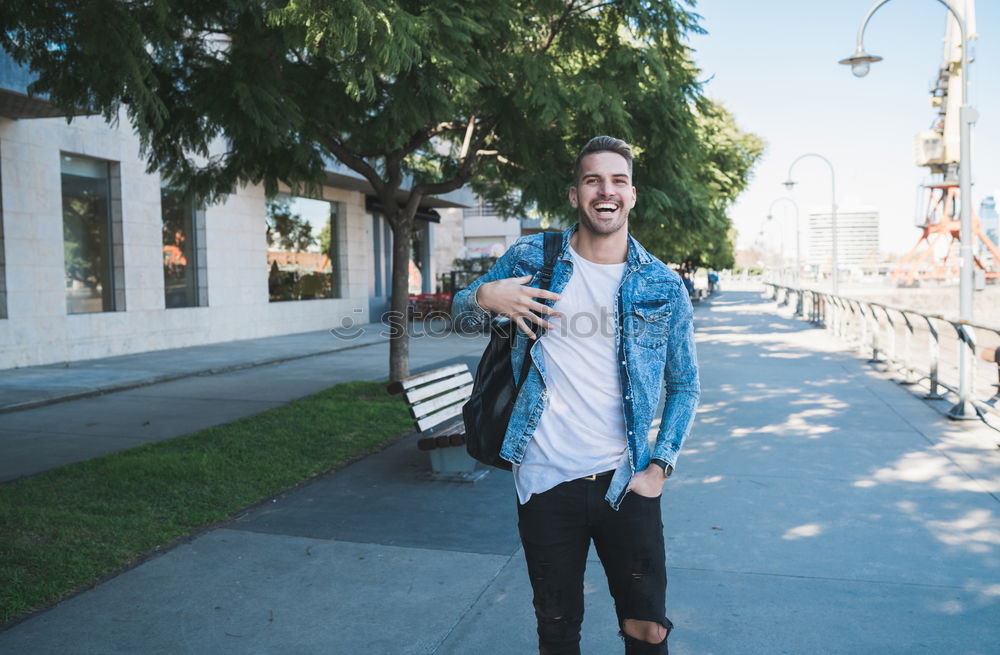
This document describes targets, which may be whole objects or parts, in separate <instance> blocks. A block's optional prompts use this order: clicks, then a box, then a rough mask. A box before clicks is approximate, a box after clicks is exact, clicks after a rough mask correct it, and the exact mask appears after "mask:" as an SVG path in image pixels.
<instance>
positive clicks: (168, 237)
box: [160, 187, 205, 309]
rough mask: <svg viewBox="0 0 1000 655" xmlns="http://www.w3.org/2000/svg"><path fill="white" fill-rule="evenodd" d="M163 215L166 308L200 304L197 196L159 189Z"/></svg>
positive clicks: (168, 189) (199, 247) (199, 244)
mask: <svg viewBox="0 0 1000 655" xmlns="http://www.w3.org/2000/svg"><path fill="white" fill-rule="evenodd" d="M160 208H161V213H162V216H163V285H164V293H165V297H164V301H165V304H166V307H167V309H170V308H172V307H197V306H199V305H203V304H205V303H203V302H200V297H199V296H200V295H201V294H199V286H200V284H199V283H200V278H201V275H200V273H201V271H200V270H199V269H201V268H202V267H201V266H199V263H200V261H199V260H200V257H199V254H201V253H202V252H203V248H202V247H201V243H200V241H201V240H200V239H199V238H198V236H199V234H198V233H199V230H198V222H199V221H198V218H199V212H198V208H197V206H196V205H195V202H194V199H193V198H192V197H191V196H190V195H186V194H184V193H182V192H181V191H179V190H177V189H170V188H167V187H164V188H162V189H160Z"/></svg>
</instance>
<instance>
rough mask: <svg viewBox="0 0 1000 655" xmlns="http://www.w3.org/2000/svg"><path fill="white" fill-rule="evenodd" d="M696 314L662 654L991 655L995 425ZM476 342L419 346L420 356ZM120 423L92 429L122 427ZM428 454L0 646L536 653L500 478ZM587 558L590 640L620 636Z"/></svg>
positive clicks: (997, 602)
mask: <svg viewBox="0 0 1000 655" xmlns="http://www.w3.org/2000/svg"><path fill="white" fill-rule="evenodd" d="M696 321H697V324H698V339H699V349H700V358H701V362H702V370H703V386H704V393H703V403H702V407H701V410H700V412H699V418H698V421H697V423H696V426H695V431H694V433H693V434H692V436H691V438H690V440H689V442H688V445H687V447H686V448H685V450H684V452H683V453H682V455H681V460H680V462H679V466H678V470H677V473H676V474H675V476H674V477H673V478H672V479H671V481H670V482H669V483H668V486H667V488H666V496H665V499H664V506H663V511H664V523H665V525H666V538H667V547H668V563H669V566H670V575H671V578H670V609H669V614H670V616H671V618H672V619H673V621H674V622H675V623H676V624H677V628H676V630H675V632H674V634H673V635H672V636H671V652H672V653H674V655H678V654H698V655H707V654H717V655H755V654H761V655H763V654H767V655H774V654H778V653H790V654H802V655H811V654H812V653H844V654H847V653H850V654H852V655H855V654H862V653H872V654H875V653H878V654H880V655H882V654H888V653H900V654H907V655H909V654H911V653H934V654H938V653H939V654H942V655H944V654H947V655H956V654H961V655H972V654H980V655H987V654H994V653H997V644H998V643H1000V518H998V516H1000V501H998V499H1000V450H998V449H997V447H996V442H997V441H998V437H1000V435H998V434H997V433H996V432H994V431H992V430H988V429H987V428H984V427H982V426H981V425H979V424H974V423H951V422H948V421H947V420H946V419H943V418H942V417H941V416H940V415H939V414H938V413H937V412H936V411H934V410H933V409H931V408H929V407H928V406H926V405H925V404H924V403H923V402H922V401H920V400H918V399H917V398H915V397H914V396H913V395H911V394H910V392H909V391H908V390H907V389H905V388H903V387H900V386H898V385H896V384H894V383H892V382H889V381H887V380H884V379H882V378H881V376H880V375H879V374H877V373H874V372H872V371H870V370H869V369H868V368H867V366H866V365H865V364H864V363H863V360H861V359H860V358H856V357H855V356H854V355H853V354H851V353H846V352H843V351H841V350H840V349H839V348H838V346H837V344H836V343H835V342H833V341H832V340H831V338H830V337H829V336H828V335H827V334H826V333H825V332H823V331H820V330H817V329H815V328H812V327H811V326H809V325H808V324H806V323H803V322H799V321H795V320H792V319H790V318H786V317H784V316H782V315H779V314H778V313H777V312H776V310H775V308H774V306H773V305H772V304H770V303H767V302H765V301H763V300H761V299H760V298H759V296H757V295H756V294H751V293H736V292H730V293H726V294H724V295H722V296H720V297H718V298H717V299H715V300H714V301H713V302H712V303H710V304H703V305H701V306H700V307H699V308H698V309H697V310H696ZM449 339H450V341H449ZM462 339H464V340H462ZM418 343H419V340H418ZM481 346H482V340H481V339H479V340H477V339H474V338H465V337H457V336H455V337H449V338H448V339H436V340H427V341H426V342H424V345H423V346H417V347H416V348H415V349H414V357H415V359H417V360H418V361H417V362H415V364H414V368H415V369H418V368H420V367H421V366H422V365H428V366H429V365H431V364H433V363H434V362H435V361H442V360H455V361H458V360H462V361H473V362H474V361H475V354H476V351H477V350H479V349H480V348H481ZM460 347H461V348H464V350H461V351H460ZM369 351H371V352H369ZM326 357H331V358H333V359H330V360H328V361H324V358H326ZM338 357H339V358H340V359H337V358H338ZM380 357H381V359H379V358H380ZM377 361H381V362H382V367H383V368H382V369H381V372H379V369H378V365H377ZM384 362H385V347H384V345H373V346H368V347H363V348H358V349H355V350H352V351H349V352H344V353H340V354H332V355H324V356H321V357H310V358H306V359H299V360H295V362H286V363H284V364H276V365H274V366H266V367H257V368H252V369H246V370H243V371H236V372H232V373H228V374H224V375H220V376H207V377H206V376H203V377H199V378H191V379H187V380H178V381H175V382H170V383H166V384H163V385H155V386H151V387H145V388H143V389H135V390H133V391H127V392H122V393H116V394H111V395H108V396H101V397H97V398H91V399H86V400H78V401H73V402H67V403H61V404H59V405H53V406H51V407H47V408H41V409H36V410H27V411H24V412H14V413H9V414H5V415H3V414H0V425H3V430H5V433H4V434H3V435H2V437H0V441H2V442H3V443H6V442H8V441H9V440H10V438H11V435H12V434H13V435H16V434H19V431H20V430H28V429H35V430H37V431H38V433H39V434H40V436H39V437H38V439H39V442H38V445H40V444H42V443H45V444H46V445H48V442H46V441H44V440H45V439H46V438H48V435H49V434H55V433H54V432H53V433H48V432H45V430H44V429H43V428H45V426H46V425H48V426H52V425H55V424H58V426H59V429H60V430H61V432H60V434H63V435H65V436H66V438H67V439H68V438H70V437H71V436H74V437H76V438H77V440H78V441H79V440H80V437H81V436H85V437H87V440H88V441H89V440H90V436H89V433H88V429H89V428H88V426H87V425H86V424H85V423H80V422H79V421H81V420H91V419H88V418H87V417H88V416H90V417H94V416H96V414H95V412H98V411H99V410H103V412H104V414H102V416H105V418H106V414H107V413H108V412H120V413H121V414H122V416H121V417H119V418H120V420H121V421H122V422H123V423H124V422H126V419H127V416H128V415H129V414H130V413H131V414H133V415H134V414H136V413H139V414H141V412H142V411H143V410H144V407H145V405H146V403H147V400H146V399H147V398H148V399H149V403H150V404H151V405H152V406H157V405H158V403H163V404H164V405H165V404H167V403H168V402H170V403H177V402H184V403H192V404H191V405H188V407H189V408H190V410H189V411H184V412H176V411H175V412H172V415H170V414H167V413H166V412H164V413H163V414H162V415H157V416H160V418H158V419H157V421H158V422H160V423H162V424H163V425H164V426H168V425H173V426H175V428H174V429H173V432H175V433H178V434H179V433H183V432H184V431H190V430H191V429H193V428H196V427H197V426H195V425H194V424H193V423H190V422H189V421H192V420H193V419H192V418H191V417H190V416H188V415H189V414H192V413H193V414H198V413H199V412H205V411H209V410H210V411H212V412H216V413H217V414H216V415H215V416H213V418H212V419H211V420H212V421H214V422H219V421H221V420H229V419H228V418H227V417H229V418H232V417H235V416H236V415H239V413H240V412H242V413H246V412H248V411H253V410H255V409H262V408H265V407H270V406H273V404H276V403H280V402H282V400H287V397H285V398H279V397H277V396H275V395H273V394H274V393H275V390H276V388H277V389H287V395H289V396H290V395H291V393H292V389H291V386H292V385H293V384H294V383H295V382H296V381H297V380H299V379H300V376H305V377H306V378H308V380H309V381H310V383H311V384H317V385H321V384H329V383H330V382H333V381H336V380H337V379H341V378H338V377H337V375H338V373H337V371H341V370H344V369H346V371H344V372H345V373H348V374H351V376H353V377H373V378H374V377H379V376H380V375H384ZM286 366H288V367H291V366H302V367H304V368H301V369H293V368H288V369H285V368H284V367H286ZM324 376H326V377H324ZM216 379H217V380H222V381H224V382H225V383H226V384H223V385H222V386H218V385H211V381H213V380H216ZM279 381H280V384H279V383H278V382H279ZM237 384H238V385H243V386H233V385H237ZM171 385H173V390H172V391H170V387H171ZM187 385H190V386H187ZM306 386H308V384H306V382H303V387H302V389H303V390H305V387H306ZM210 387H211V388H210ZM139 394H147V395H141V396H140V395H139ZM119 398H125V400H118V399H119ZM129 398H131V399H130V400H129ZM168 399H169V401H168ZM140 401H141V402H140ZM100 402H105V403H110V405H107V406H103V407H97V408H94V407H91V408H89V409H88V408H86V406H87V405H88V404H90V403H100ZM199 403H200V404H199ZM77 407H82V408H84V409H79V410H77V409H74V408H77ZM223 407H227V408H231V409H226V410H223V409H222V408H223ZM53 414H56V415H58V417H56V418H46V416H47V415H53ZM24 417H35V418H34V419H33V420H34V421H35V423H34V424H32V423H31V422H30V421H27V419H25V418H24ZM133 418H138V417H137V416H133ZM12 419H20V420H24V421H26V423H25V424H22V425H21V426H20V427H9V421H10V420H12ZM108 420H110V419H108ZM46 421H49V423H46ZM32 425H33V426H34V427H33V428H32ZM47 429H52V428H51V427H50V428H47ZM134 429H135V427H134V425H133V430H134ZM106 432H107V434H102V435H101V436H99V437H97V436H95V437H93V438H94V439H106V440H113V439H116V438H117V439H124V438H126V437H125V436H122V435H117V433H115V432H114V431H113V430H111V429H108V430H107V431H106ZM162 432H163V434H164V435H166V434H167V433H168V432H171V430H169V429H168V428H167V427H163V428H162ZM116 435H117V436H116ZM36 452H37V451H36ZM5 455H6V453H3V452H0V458H2V457H4V456H5ZM425 457H426V455H425V454H423V453H420V452H418V451H417V450H416V448H415V445H414V443H413V440H412V439H406V440H403V441H401V442H400V443H398V444H396V445H394V446H392V447H390V448H388V449H386V450H384V451H382V452H381V453H378V454H376V455H373V456H370V457H367V458H365V459H363V460H361V461H359V462H357V463H355V464H353V465H351V466H349V467H346V468H345V469H342V470H340V471H338V472H336V473H334V474H332V475H329V476H326V477H324V478H320V479H318V480H316V481H315V482H313V483H312V484H310V485H308V486H306V487H304V488H302V489H301V490H299V491H297V492H295V493H293V494H290V495H288V496H285V497H281V498H277V499H275V502H274V503H272V504H270V505H268V506H266V507H264V508H261V509H259V510H256V511H254V512H251V513H249V514H247V515H245V516H242V517H241V518H239V519H237V520H236V521H234V522H232V523H231V524H229V525H227V526H226V527H224V528H220V529H216V530H213V531H211V532H208V533H206V534H204V535H202V536H199V537H198V538H196V539H194V540H192V541H191V542H190V543H187V544H184V545H181V546H179V547H177V548H175V549H173V550H171V551H170V552H168V553H166V554H164V555H163V556H161V557H158V558H156V559H154V560H152V561H149V562H147V563H145V564H143V565H142V566H140V567H138V568H136V569H133V570H131V571H129V572H127V573H124V574H122V575H120V576H118V577H116V578H114V579H112V580H110V581H108V582H106V583H105V584H102V585H100V586H99V587H97V588H96V589H94V590H93V591H89V592H87V593H84V594H81V595H79V596H76V597H75V598H72V599H70V600H68V601H66V602H64V603H62V604H61V605H59V606H57V607H55V608H53V609H52V610H50V611H48V612H44V613H42V614H40V615H38V616H36V617H34V618H32V619H30V620H28V621H25V622H23V623H21V624H18V625H16V626H14V627H13V628H11V629H9V630H7V631H5V632H0V653H80V654H85V653H95V654H96V653H101V654H107V653H171V654H173V653H213V654H214V653H234V654H240V655H243V654H245V653H281V654H284V653H338V654H341V653H342V654H345V655H353V654H355V653H372V654H387V655H396V654H400V653H403V654H410V653H413V654H418V653H419V654H430V653H434V654H438V655H445V654H455V655H458V654H461V655H467V654H468V653H482V654H484V655H486V654H489V655H493V654H496V655H507V654H515V653H516V654H524V653H531V652H532V651H533V644H534V634H533V627H532V626H533V619H532V616H531V605H530V592H529V586H528V580H527V575H526V572H525V568H524V564H523V559H522V555H521V553H520V548H519V545H518V540H517V532H516V526H515V523H516V519H515V512H514V509H515V507H514V497H513V494H512V490H511V481H510V479H509V474H504V473H500V472H492V473H491V474H490V475H489V476H487V478H486V479H485V480H484V481H482V482H480V483H477V484H475V485H461V484H456V483H432V482H428V481H426V480H425V479H424V474H425V471H426V469H427V462H426V459H425ZM591 562H592V563H591V566H590V567H589V569H588V572H587V583H586V592H587V603H588V604H587V619H586V621H585V623H584V642H583V652H584V653H588V654H604V653H615V652H621V647H620V642H619V641H618V640H617V638H616V637H615V636H614V635H615V625H614V612H613V610H612V608H611V604H610V600H609V598H608V595H607V592H606V585H605V583H604V580H603V574H602V572H601V570H600V566H599V565H598V564H597V561H596V558H594V557H592V559H591Z"/></svg>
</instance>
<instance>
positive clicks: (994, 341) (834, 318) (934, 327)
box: [764, 282, 1000, 419]
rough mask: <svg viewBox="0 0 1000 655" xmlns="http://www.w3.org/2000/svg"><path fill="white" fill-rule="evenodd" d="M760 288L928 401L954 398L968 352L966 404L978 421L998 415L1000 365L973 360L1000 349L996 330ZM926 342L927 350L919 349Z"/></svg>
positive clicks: (812, 293) (777, 287)
mask: <svg viewBox="0 0 1000 655" xmlns="http://www.w3.org/2000/svg"><path fill="white" fill-rule="evenodd" d="M764 287H765V289H766V291H765V293H766V294H767V295H768V297H771V298H774V300H775V301H776V302H777V303H778V304H779V306H782V305H784V306H789V305H791V304H792V303H793V302H794V303H795V310H794V314H795V316H798V317H800V318H803V319H805V320H808V321H810V322H812V323H813V324H814V325H818V326H822V327H825V328H827V329H829V330H830V331H831V332H832V333H833V334H834V336H836V337H838V338H840V339H842V340H843V341H845V342H847V343H848V344H849V345H852V346H855V347H857V348H859V349H861V350H863V351H864V352H866V353H869V354H870V357H869V359H868V361H869V362H871V363H878V364H882V365H884V366H885V367H886V369H887V371H888V372H889V373H891V374H893V375H894V376H895V377H896V378H897V381H898V382H899V383H901V384H907V385H915V384H926V386H927V393H926V394H924V396H923V397H924V398H927V399H944V398H949V397H950V398H954V399H955V400H958V380H959V373H958V366H959V365H958V362H959V359H960V357H961V352H962V349H969V350H970V351H971V352H972V355H973V361H974V362H976V366H975V370H974V372H973V375H972V385H971V388H970V391H969V402H970V403H971V405H972V407H974V408H975V410H976V413H977V414H978V415H979V416H980V417H981V418H984V419H985V417H986V414H987V413H992V414H993V415H994V416H998V417H1000V402H998V400H1000V362H998V363H995V364H991V363H988V362H985V361H980V359H979V358H978V357H976V354H977V353H978V352H979V351H980V350H982V349H984V348H996V347H998V346H1000V326H991V325H981V324H976V323H969V322H967V321H962V320H958V319H953V318H948V317H946V316H944V315H942V314H928V313H925V312H921V311H918V310H915V309H911V308H908V307H897V306H894V305H887V304H885V303H880V302H875V301H872V300H862V299H859V298H849V297H847V296H841V295H833V294H831V293H825V292H822V291H816V290H813V289H801V288H796V287H790V286H785V285H782V284H776V283H773V282H765V283H764ZM924 338H925V339H926V341H925V343H926V347H923V348H921V347H920V345H919V343H920V341H921V340H922V339H924ZM977 344H978V347H977ZM949 352H952V353H953V354H954V356H949V355H948V353H949ZM977 389H981V390H984V391H983V392H978V391H977ZM985 390H989V391H988V393H989V395H988V396H985V393H987V392H986V391H985Z"/></svg>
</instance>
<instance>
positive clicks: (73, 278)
mask: <svg viewBox="0 0 1000 655" xmlns="http://www.w3.org/2000/svg"><path fill="white" fill-rule="evenodd" d="M116 169H117V167H114V168H113V167H112V164H111V162H107V161H102V160H99V159H91V158H89V157H80V156H77V155H66V154H64V155H63V156H62V207H63V249H64V253H65V267H66V310H67V311H68V312H69V313H70V314H86V313H92V312H113V311H116V310H119V311H120V310H123V309H124V304H125V303H124V285H123V284H121V282H122V281H123V280H122V279H123V277H124V272H123V270H122V262H121V260H122V257H121V221H120V218H119V220H117V221H116V220H114V218H115V216H114V215H115V214H116V213H117V214H120V212H119V211H116V210H117V209H118V208H119V207H120V198H118V197H113V196H112V184H113V182H114V181H116V179H117V170H116ZM116 281H117V282H119V284H117V285H116V284H115V283H116Z"/></svg>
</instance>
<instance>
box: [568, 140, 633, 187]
mask: <svg viewBox="0 0 1000 655" xmlns="http://www.w3.org/2000/svg"><path fill="white" fill-rule="evenodd" d="M595 152H613V153H615V154H616V155H621V156H622V157H624V158H625V161H626V162H628V174H629V176H631V175H632V157H633V155H632V146H630V145H629V144H627V143H625V142H624V141H622V140H621V139H616V138H615V137H613V136H595V137H594V138H593V139H591V140H590V141H587V145H585V146H583V150H581V151H580V154H579V155H577V156H576V163H575V164H573V183H574V184H576V183H577V182H579V181H580V163H581V162H582V161H583V158H584V157H586V156H587V155H592V154H594V153H595Z"/></svg>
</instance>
